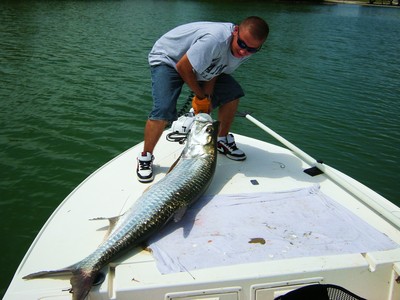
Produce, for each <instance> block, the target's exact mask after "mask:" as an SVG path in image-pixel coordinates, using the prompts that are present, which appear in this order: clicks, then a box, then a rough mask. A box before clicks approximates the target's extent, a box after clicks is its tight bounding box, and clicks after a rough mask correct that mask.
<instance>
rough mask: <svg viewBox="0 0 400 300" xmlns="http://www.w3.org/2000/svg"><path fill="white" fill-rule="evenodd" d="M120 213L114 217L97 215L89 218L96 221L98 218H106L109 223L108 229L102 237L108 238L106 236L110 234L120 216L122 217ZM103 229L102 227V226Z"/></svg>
mask: <svg viewBox="0 0 400 300" xmlns="http://www.w3.org/2000/svg"><path fill="white" fill-rule="evenodd" d="M122 216H123V214H122V215H120V216H116V217H111V218H105V217H98V218H93V219H89V220H90V221H98V220H108V222H109V224H108V229H107V232H106V234H105V236H104V239H106V238H108V236H109V235H110V233H111V231H112V230H113V229H114V227H115V225H116V224H117V222H118V220H119V218H120V217H122ZM102 229H103V228H102Z"/></svg>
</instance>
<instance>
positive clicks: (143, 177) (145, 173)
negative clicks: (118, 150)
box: [136, 152, 154, 182]
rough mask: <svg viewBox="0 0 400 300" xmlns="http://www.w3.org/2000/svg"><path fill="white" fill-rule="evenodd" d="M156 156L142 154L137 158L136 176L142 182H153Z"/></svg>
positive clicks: (148, 153) (147, 153) (146, 153)
mask: <svg viewBox="0 0 400 300" xmlns="http://www.w3.org/2000/svg"><path fill="white" fill-rule="evenodd" d="M153 160H154V156H153V155H152V154H151V153H150V152H141V153H139V155H138V157H137V169H136V175H137V179H138V180H139V181H140V182H152V181H153V180H154V174H153Z"/></svg>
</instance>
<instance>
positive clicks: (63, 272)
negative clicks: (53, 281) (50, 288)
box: [22, 266, 74, 280]
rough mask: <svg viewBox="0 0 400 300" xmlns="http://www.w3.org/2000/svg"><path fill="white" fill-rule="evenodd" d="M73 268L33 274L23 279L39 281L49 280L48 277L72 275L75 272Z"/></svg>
mask: <svg viewBox="0 0 400 300" xmlns="http://www.w3.org/2000/svg"><path fill="white" fill-rule="evenodd" d="M73 270H74V269H73V267H72V266H71V267H68V268H64V269H59V270H52V271H41V272H36V273H31V274H29V275H26V276H24V277H22V279H26V280H29V279H37V278H47V277H53V276H63V275H71V274H72V272H73Z"/></svg>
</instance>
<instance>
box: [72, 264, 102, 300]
mask: <svg viewBox="0 0 400 300" xmlns="http://www.w3.org/2000/svg"><path fill="white" fill-rule="evenodd" d="M97 273H98V272H84V271H83V270H82V269H77V270H75V271H74V272H73V275H72V277H71V280H70V282H71V286H72V289H71V291H72V299H73V300H81V299H86V296H87V295H88V294H89V292H90V289H91V288H92V285H93V282H94V280H95V279H96V276H97Z"/></svg>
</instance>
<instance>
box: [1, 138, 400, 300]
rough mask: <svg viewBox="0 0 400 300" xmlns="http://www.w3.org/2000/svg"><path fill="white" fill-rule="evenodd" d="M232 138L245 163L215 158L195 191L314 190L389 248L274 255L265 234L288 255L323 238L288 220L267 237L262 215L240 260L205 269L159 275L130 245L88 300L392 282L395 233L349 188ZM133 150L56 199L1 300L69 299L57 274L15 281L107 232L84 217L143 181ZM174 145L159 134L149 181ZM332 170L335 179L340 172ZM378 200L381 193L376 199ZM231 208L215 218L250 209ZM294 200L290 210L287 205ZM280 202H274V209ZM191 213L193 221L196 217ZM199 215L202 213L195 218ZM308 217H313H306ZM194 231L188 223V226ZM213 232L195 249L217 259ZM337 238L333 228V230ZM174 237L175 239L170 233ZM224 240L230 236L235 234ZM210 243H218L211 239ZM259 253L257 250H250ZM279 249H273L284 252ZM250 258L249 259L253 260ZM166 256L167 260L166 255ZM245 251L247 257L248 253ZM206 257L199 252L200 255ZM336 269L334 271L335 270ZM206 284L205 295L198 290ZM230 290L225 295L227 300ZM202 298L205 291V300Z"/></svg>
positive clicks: (120, 204)
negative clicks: (209, 175)
mask: <svg viewBox="0 0 400 300" xmlns="http://www.w3.org/2000/svg"><path fill="white" fill-rule="evenodd" d="M235 138H236V141H237V144H238V145H239V147H240V148H241V149H243V151H245V152H246V154H247V157H248V158H247V160H246V161H244V162H237V161H232V160H229V159H228V158H226V157H225V156H223V155H219V156H218V162H217V164H218V165H217V170H216V173H215V176H214V179H213V182H212V184H211V186H210V187H209V189H208V190H207V192H206V195H205V196H204V197H205V198H207V197H208V199H211V198H213V196H214V195H217V196H216V197H223V196H225V195H245V194H248V195H262V196H263V197H265V196H266V195H267V196H268V195H274V197H275V196H276V195H278V196H282V195H283V196H285V195H288V194H287V193H290V192H291V191H304V190H307V189H317V190H318V193H321V195H323V196H327V197H328V198H329V201H332V202H331V203H328V204H329V205H331V206H332V205H334V206H335V207H336V208H340V209H342V210H344V211H345V212H346V214H347V217H348V219H346V220H345V221H346V222H353V221H354V220H352V218H354V219H356V220H359V219H362V220H364V221H363V222H365V224H366V225H367V226H368V227H369V228H370V229H371V228H372V229H371V230H372V231H375V233H377V234H378V235H379V237H383V238H386V240H385V242H387V243H388V244H386V245H383V244H382V247H383V248H382V249H383V251H381V250H382V249H379V248H374V247H371V249H367V248H365V251H362V252H360V251H359V250H360V249H357V251H356V250H352V251H342V252H341V250H343V247H344V244H343V245H340V246H341V247H342V248H340V247H338V251H337V252H327V253H325V252H324V253H319V254H317V253H309V254H307V253H303V254H302V255H294V256H286V257H285V256H282V257H276V254H272V253H271V252H269V251H268V249H269V248H268V247H270V248H271V247H272V244H273V243H274V238H275V244H277V241H278V240H279V236H281V240H280V242H282V243H284V244H286V246H287V249H286V250H287V252H290V251H293V249H295V247H298V249H302V247H301V246H302V244H301V243H304V241H305V240H308V241H310V239H311V237H312V238H314V240H313V243H314V245H318V246H321V245H322V246H323V242H321V243H319V244H318V241H323V240H324V237H323V236H322V233H320V232H317V231H316V229H315V228H316V227H312V229H309V230H307V228H305V229H304V230H303V231H304V232H303V231H302V232H303V233H302V235H301V236H300V234H299V233H298V232H294V229H296V226H292V227H290V228H289V227H288V228H287V229H286V231H285V229H283V228H280V229H281V231H280V233H279V235H275V236H274V238H271V236H268V233H270V234H272V233H273V234H276V232H277V230H274V229H273V228H276V227H277V226H278V225H276V224H277V223H272V222H269V220H270V219H271V220H272V218H269V219H268V218H266V219H265V222H264V223H265V228H266V230H265V231H264V232H262V233H259V234H256V233H252V235H251V236H248V235H245V236H243V237H241V238H242V239H240V238H239V239H238V240H239V241H242V242H243V245H245V247H246V248H243V251H245V252H248V253H244V254H243V255H242V257H243V259H244V260H242V261H240V260H239V261H234V262H229V263H224V264H219V265H214V266H213V265H211V266H210V265H206V267H204V266H203V267H198V266H195V267H193V266H191V267H187V266H185V265H184V264H183V265H180V266H179V268H180V269H179V268H178V269H179V272H165V271H164V272H161V271H160V269H159V267H160V264H159V263H158V264H157V263H156V261H155V259H154V256H153V254H152V253H150V252H149V251H148V249H147V250H143V249H139V248H137V249H133V250H132V251H131V252H129V253H128V254H127V255H125V256H123V257H121V258H120V259H118V260H117V261H115V262H113V263H112V264H110V266H109V268H108V269H107V270H105V271H106V273H107V277H106V280H105V282H104V283H103V284H102V285H101V286H98V287H94V288H93V289H92V292H91V296H90V299H105V298H104V297H106V296H105V295H108V297H109V298H113V297H115V296H116V295H118V297H117V298H118V299H129V297H131V298H132V297H133V296H135V295H136V297H139V298H138V299H140V298H142V299H144V298H143V297H147V298H146V299H164V298H160V295H164V296H165V295H166V294H168V293H170V296H168V297H169V298H168V297H167V298H166V299H204V297H203V298H199V297H198V298H195V297H197V296H196V295H194V294H195V293H194V294H193V293H192V294H188V295H189V296H184V295H183V294H179V293H182V292H185V291H193V290H200V291H203V294H202V295H211V296H212V295H218V293H219V292H216V291H218V290H219V291H221V288H223V289H222V290H223V292H222V294H223V295H225V294H226V295H228V296H226V297H227V298H221V299H238V298H237V297H239V296H238V295H241V296H240V297H242V298H240V299H273V297H275V296H276V292H273V291H272V290H274V289H276V285H278V286H279V284H281V285H283V286H287V285H292V284H295V286H301V285H304V284H309V283H312V282H314V283H324V282H325V283H327V282H333V283H339V284H342V285H345V286H346V285H348V284H349V280H346V279H345V278H346V277H350V278H353V277H354V278H356V277H355V276H356V274H357V276H358V277H359V279H353V281H354V282H353V283H352V284H350V286H348V288H349V289H350V290H353V291H354V292H358V293H359V294H360V292H362V291H363V288H362V286H365V282H370V283H371V286H373V285H375V286H380V287H381V288H382V289H383V288H389V285H390V282H392V281H393V280H392V279H391V277H393V276H394V275H393V274H392V272H393V268H394V266H397V267H399V266H398V265H393V263H394V262H396V261H399V260H400V248H399V246H398V244H399V243H400V233H399V230H398V228H395V227H394V226H392V225H391V224H389V223H388V222H386V221H385V220H383V219H382V218H381V217H380V216H378V215H377V214H375V213H374V212H373V211H371V210H370V209H369V208H368V207H367V206H365V205H364V204H363V203H361V202H360V201H358V199H356V198H355V197H353V196H352V194H351V193H349V192H348V191H346V190H345V189H343V188H341V187H340V186H338V185H337V184H336V183H334V182H332V181H331V180H330V179H329V178H328V177H327V176H326V175H324V174H322V175H318V176H315V177H312V176H309V175H307V174H306V173H304V169H307V168H309V167H310V166H309V165H307V164H306V163H305V162H303V161H302V160H300V159H299V158H298V157H296V156H295V155H293V153H292V152H291V151H289V150H287V149H284V148H281V147H278V146H275V145H272V144H268V143H264V142H261V141H259V140H254V139H250V138H248V137H245V136H241V135H235ZM141 147H142V144H139V145H137V146H135V147H133V148H131V149H129V150H128V151H126V152H124V153H123V154H121V155H120V156H118V157H117V158H115V159H114V160H112V161H110V162H109V163H107V164H106V165H104V166H103V167H101V168H100V169H99V170H97V171H96V172H94V173H93V174H92V175H91V176H89V177H88V179H86V180H85V181H84V182H83V183H82V184H81V185H80V186H78V187H77V188H76V189H75V190H74V191H73V192H72V193H71V194H70V195H69V196H68V197H67V198H66V199H65V200H64V202H63V203H62V204H61V205H60V206H59V208H58V209H57V210H56V211H55V212H54V214H53V215H52V216H51V218H49V220H48V222H47V223H46V225H45V226H44V227H43V229H42V231H41V232H40V233H39V235H38V237H37V239H36V240H35V242H34V244H33V245H32V247H31V248H30V250H29V251H28V253H27V255H26V257H25V259H24V260H23V262H22V263H21V266H20V268H19V269H18V270H17V273H16V275H15V278H14V281H13V283H12V285H11V286H10V288H9V290H8V292H7V294H6V297H5V298H4V299H21V297H24V296H27V295H29V297H28V298H29V299H39V298H40V297H46V296H47V297H50V296H54V297H56V296H57V298H54V299H70V295H69V294H68V292H66V290H68V289H69V287H70V284H69V278H68V277H62V278H60V279H59V280H56V279H38V280H29V281H24V280H22V279H21V278H22V276H24V275H26V274H29V273H32V272H37V271H40V270H51V269H58V268H61V267H65V266H68V265H71V264H73V263H75V262H77V261H79V260H80V259H82V258H83V257H85V256H86V255H87V254H89V253H91V252H92V251H93V250H94V249H95V248H96V247H97V246H98V245H99V244H100V243H101V241H102V239H103V237H104V234H105V232H106V227H107V221H90V219H93V218H97V217H112V216H117V215H120V214H121V213H123V212H124V211H125V210H126V209H127V208H129V207H130V206H131V204H132V203H134V201H136V199H137V198H138V197H139V196H140V195H141V194H142V193H143V191H144V190H145V189H146V188H148V186H149V185H148V184H141V183H139V182H138V181H137V180H136V173H135V167H136V156H137V153H138V152H139V151H140V149H141ZM182 147H183V146H182V145H179V144H178V143H171V142H168V141H166V140H165V138H164V137H162V139H161V140H160V144H159V145H158V146H157V149H156V152H155V153H154V154H155V157H156V159H155V167H156V177H155V181H158V180H160V179H161V178H162V177H163V176H164V175H165V174H166V172H167V170H168V169H169V167H170V166H171V165H172V164H173V162H174V161H175V160H176V159H177V158H178V157H179V155H180V152H181V150H182ZM338 173H339V174H340V175H342V174H341V173H340V172H338ZM343 176H344V178H346V180H349V182H351V183H352V184H353V183H354V184H355V185H357V186H358V187H359V188H361V189H363V188H364V187H363V186H362V185H361V184H360V183H358V182H355V181H354V180H353V179H351V178H348V177H347V176H345V175H343ZM367 193H372V195H375V194H374V193H373V192H371V191H367ZM377 196H378V195H377ZM221 199H222V198H221ZM221 199H220V200H221ZM283 199H284V200H282V199H281V200H279V199H278V200H277V202H279V201H282V203H286V206H287V207H289V208H290V205H288V204H287V201H288V200H287V199H286V198H285V197H283ZM377 199H380V198H379V197H377ZM221 201H222V200H221ZM223 201H225V202H224V203H225V204H224V205H226V201H227V200H226V199H224V200H223ZM235 201H239V202H240V201H242V200H237V199H236V200H235ZM271 201H272V202H271V203H273V204H274V210H268V209H269V208H270V207H271V206H273V205H272V204H271V205H270V206H268V205H266V206H264V207H263V208H262V209H267V210H268V211H266V212H265V214H266V215H267V214H268V213H269V214H275V216H274V217H275V219H276V220H279V218H276V215H278V214H279V207H280V206H279V204H278V205H277V204H276V203H277V202H276V201H275V202H274V201H273V200H271ZM313 201H315V200H313ZM377 201H378V200H377ZM379 201H380V200H379ZM261 202H262V201H261ZM292 203H293V207H292V208H291V211H292V212H295V211H296V210H297V211H298V212H300V216H301V215H302V214H301V211H303V212H305V213H304V214H303V216H304V219H303V220H306V219H308V222H309V223H310V224H311V223H313V222H314V225H315V226H316V225H318V226H321V219H320V217H321V215H318V214H315V215H314V216H313V213H312V209H313V208H314V207H313V206H312V207H309V208H307V205H311V204H312V202H307V201H305V202H304V201H300V200H298V201H296V198H294V199H293V201H292ZM310 203H311V204H310ZM240 204H242V206H241V207H242V208H239V207H240V205H237V206H238V209H239V210H240V213H238V214H237V215H235V216H232V214H233V213H232V211H231V210H230V209H231V208H230V207H229V212H227V211H228V208H227V207H225V209H224V207H223V206H222V208H221V219H224V220H229V218H235V219H236V221H237V220H238V219H240V218H242V219H246V220H248V219H251V218H252V213H251V210H250V211H247V210H246V209H247V206H246V205H243V201H242V202H240ZM263 205H265V204H263ZM296 205H299V206H298V207H296ZM304 205H306V206H304ZM382 205H383V206H385V207H387V208H388V209H389V210H392V211H398V210H399V208H397V207H396V206H394V205H392V204H390V203H388V202H387V201H386V202H384V203H383V204H382ZM283 206H284V205H283V204H282V208H283ZM315 206H316V205H315ZM244 208H246V209H244ZM258 209H260V208H258ZM322 209H323V208H322ZM233 211H234V210H233ZM337 211H338V209H332V212H335V213H337ZM200 212H201V211H200ZM213 213H215V211H214V212H213ZM399 215H400V214H399ZM199 216H202V215H201V213H199ZM205 216H207V214H205ZM331 216H332V215H331ZM192 217H193V218H195V221H196V214H194V215H193V216H192ZM202 217H203V218H205V217H204V216H202ZM347 217H346V218H347ZM284 218H286V220H285V221H286V223H287V224H293V223H294V224H296V222H300V221H299V220H302V219H301V218H300V217H299V218H298V219H297V220H290V218H294V217H293V215H286V216H285V217H284ZM310 218H312V219H311V220H310ZM343 218H344V217H343ZM217 219H218V217H217ZM288 219H289V220H288ZM330 221H332V219H330ZM341 221H343V220H341ZM366 221H367V222H366ZM201 222H206V218H205V219H204V220H203V219H198V220H197V224H196V222H194V223H193V224H195V225H200V226H201ZM274 222H276V221H274ZM228 224H229V223H228ZM238 224H239V225H238ZM343 224H345V223H341V226H346V225H343ZM231 225H232V226H233V228H232V229H231V232H232V233H235V232H240V230H238V227H239V226H240V222H234V223H232V224H231ZM300 225H301V224H300V223H299V226H300ZM171 226H176V227H177V228H178V227H179V225H178V224H172V225H171ZM225 226H226V225H225ZM331 227H332V226H331ZM349 227H351V225H349ZM193 228H196V229H197V227H193ZM340 228H341V227H338V228H336V229H335V230H339V231H340ZM357 228H362V227H357ZM357 228H356V229H355V231H353V232H351V231H349V232H346V234H347V235H343V236H346V238H348V240H347V242H348V244H349V245H350V244H353V243H351V238H349V236H351V235H352V234H353V236H352V238H354V235H356V234H357ZM178 229H179V228H178ZM353 229H354V228H353ZM179 230H180V229H179ZM213 230H214V231H213V232H210V233H209V234H210V237H209V238H206V239H205V241H206V242H207V245H206V248H203V249H205V250H207V249H213V251H216V252H218V250H221V251H222V254H221V253H220V255H222V256H221V257H223V255H224V254H223V252H224V251H223V248H222V246H221V245H224V244H225V245H226V244H227V243H226V241H228V240H229V236H228V239H226V238H227V237H226V235H229V232H230V231H229V228H228V229H227V228H224V233H223V235H224V238H225V240H222V239H221V240H218V239H219V237H220V236H221V235H222V233H221V232H217V231H216V229H215V228H214V229H213ZM342 230H343V231H346V228H342ZM360 230H362V229H360ZM188 233H190V230H187V231H186V232H183V233H182V235H183V236H182V241H189V240H188V239H187V237H188V236H185V234H188ZM363 233H364V232H363ZM218 234H220V236H218ZM338 234H339V233H338V232H336V233H335V234H334V235H338ZM334 235H332V236H334ZM360 235H361V234H360ZM367 236H368V234H367ZM325 237H326V236H325ZM174 238H179V235H178V236H177V237H174ZM330 238H331V240H330V242H329V245H330V246H332V243H335V242H336V243H339V239H337V240H332V237H330ZM232 240H235V237H234V235H233V236H232ZM301 240H302V241H301ZM217 241H218V242H219V243H220V244H217V243H216V242H217ZM224 241H225V242H224ZM342 241H343V239H342ZM173 242H174V243H176V244H174V245H172V248H177V244H178V245H179V241H177V240H174V241H173ZM213 243H215V247H213V246H214V245H213ZM343 243H345V242H343ZM390 243H393V244H390ZM166 245H168V243H167V244H166ZM190 245H191V246H192V247H194V248H197V246H198V245H196V243H194V244H193V243H192V244H190V242H189V246H190ZM232 245H233V246H232ZM351 246H354V245H351ZM163 247H165V245H164V246H163ZM207 247H208V248H207ZM229 247H234V244H231V245H229ZM384 247H387V248H384ZM199 248H200V247H199ZM263 248H265V249H266V250H265V259H263V258H262V255H263V252H262V249H263ZM303 248H305V247H303ZM333 248H334V247H333ZM189 249H190V248H189ZM260 249H261V254H260V253H259V252H260ZM387 249H388V250H387ZM252 250H253V251H254V252H257V254H255V253H254V254H253V255H252V253H251V251H252ZM280 250H281V252H282V251H283V250H285V249H283V250H282V249H280ZM289 250H290V251H289ZM303 250H304V249H303ZM371 251H373V252H371ZM216 252H215V253H216ZM225 252H226V255H229V253H230V252H229V251H225ZM228 252H229V253H228ZM283 252H284V251H283ZM295 252H296V251H294V253H295ZM299 252H300V251H299ZM355 252H357V253H355ZM232 253H233V254H232ZM211 255H212V253H211ZM231 255H233V256H236V257H238V256H239V255H238V254H237V252H236V254H235V252H234V251H233V252H231ZM256 255H257V260H254V257H255V256H256ZM167 257H168V258H170V254H168V256H167ZM179 257H180V255H177V260H178V263H179ZM249 257H250V258H251V259H248V258H249ZM260 257H261V258H260ZM164 259H165V257H164ZM205 259H206V258H202V260H205ZM210 267H211V268H210ZM339 270H340V272H341V274H339V273H340V272H339ZM377 270H378V271H379V272H378V271H377ZM360 274H361V275H360ZM361 280H363V281H364V283H363V284H361ZM388 282H389V284H388ZM257 287H258V288H257ZM292 289H293V288H292ZM206 290H207V291H209V292H204V291H206ZM267 290H268V291H269V292H267ZM256 291H258V292H256ZM200 294H201V293H200ZM96 295H97V296H96ZM101 295H102V296H101ZM190 295H192V296H190ZM193 295H194V296H193ZM230 295H232V297H233V298H230V297H231V296H230ZM257 295H258V296H257ZM361 295H362V294H361ZM164 296H162V297H164ZM181 296H182V297H181ZM211 296H207V297H208V298H210V297H211ZM364 296H370V298H368V299H381V298H379V297H382V292H378V291H377V290H376V288H375V289H371V291H368V293H367V294H364ZM59 297H62V298H59ZM64 297H65V298H64ZM101 297H103V298H101ZM124 297H126V298H124ZM152 297H154V298H152ZM165 297H166V296H165ZM179 297H180V298H179ZM185 297H186V298H185ZM224 297H225V296H224ZM28 298H25V299H28ZM49 299H52V298H49ZM107 299H108V298H107ZM216 299H218V298H216ZM389 299H390V298H389ZM393 299H394V298H393Z"/></svg>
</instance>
